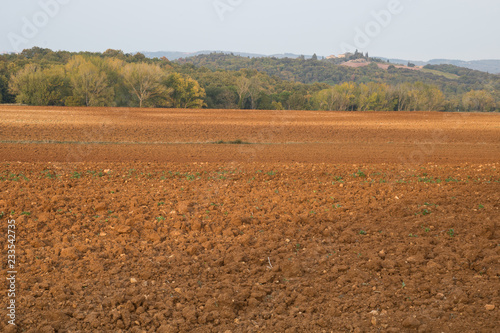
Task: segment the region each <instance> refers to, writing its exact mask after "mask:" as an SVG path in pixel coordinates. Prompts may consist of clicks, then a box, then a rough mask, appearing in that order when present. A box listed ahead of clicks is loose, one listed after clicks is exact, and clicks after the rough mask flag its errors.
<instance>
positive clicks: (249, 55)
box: [141, 51, 312, 61]
mask: <svg viewBox="0 0 500 333" xmlns="http://www.w3.org/2000/svg"><path fill="white" fill-rule="evenodd" d="M214 52H216V53H224V54H232V55H235V56H240V57H245V58H267V57H269V58H272V57H273V58H278V59H283V58H290V59H297V58H299V57H300V56H301V55H300V54H293V53H283V54H271V55H266V54H258V53H247V52H229V51H197V52H177V51H173V52H169V51H158V52H146V51H141V53H142V54H144V55H145V56H146V57H148V58H161V57H166V58H167V59H168V60H172V61H173V60H177V59H180V58H189V57H196V56H199V55H202V54H210V53H214ZM304 57H305V58H306V59H311V58H312V55H304Z"/></svg>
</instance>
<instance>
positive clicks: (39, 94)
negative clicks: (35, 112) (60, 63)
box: [9, 64, 67, 105]
mask: <svg viewBox="0 0 500 333" xmlns="http://www.w3.org/2000/svg"><path fill="white" fill-rule="evenodd" d="M9 90H10V92H11V93H12V94H14V95H15V96H16V102H17V103H21V104H28V105H63V99H64V97H65V95H66V93H67V81H66V79H65V77H64V72H63V70H62V69H61V68H60V67H52V68H47V69H41V68H40V66H38V65H36V64H29V65H27V66H25V67H24V68H23V69H21V70H20V71H19V72H17V73H16V74H15V75H13V76H12V77H11V79H10V82H9Z"/></svg>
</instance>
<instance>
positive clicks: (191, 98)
mask: <svg viewBox="0 0 500 333" xmlns="http://www.w3.org/2000/svg"><path fill="white" fill-rule="evenodd" d="M165 86H166V87H168V88H169V89H171V90H172V94H171V98H172V102H173V107H175V108H188V109H199V108H202V107H203V106H205V102H204V98H205V90H204V89H203V88H201V87H200V84H199V83H198V82H197V81H196V80H194V79H192V78H190V77H186V78H183V77H182V76H181V75H180V74H178V73H173V74H170V75H169V76H168V77H167V79H166V80H165Z"/></svg>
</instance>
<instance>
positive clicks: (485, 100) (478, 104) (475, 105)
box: [462, 90, 495, 112]
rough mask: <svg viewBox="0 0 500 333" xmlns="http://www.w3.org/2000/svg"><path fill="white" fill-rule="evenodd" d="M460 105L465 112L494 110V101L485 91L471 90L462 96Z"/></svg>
mask: <svg viewBox="0 0 500 333" xmlns="http://www.w3.org/2000/svg"><path fill="white" fill-rule="evenodd" d="M462 104H463V106H464V107H465V109H466V110H467V111H481V112H484V111H491V110H493V109H494V108H495V99H494V98H493V96H492V95H491V94H490V93H489V92H488V91H486V90H471V91H469V92H468V93H466V94H465V95H464V96H463V99H462Z"/></svg>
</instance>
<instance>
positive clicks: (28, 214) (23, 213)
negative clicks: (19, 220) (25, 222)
mask: <svg viewBox="0 0 500 333" xmlns="http://www.w3.org/2000/svg"><path fill="white" fill-rule="evenodd" d="M21 215H26V216H30V215H31V213H30V212H22V213H21Z"/></svg>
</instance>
